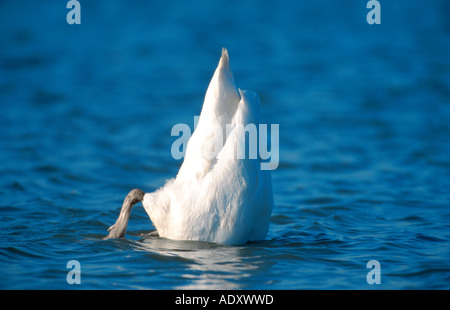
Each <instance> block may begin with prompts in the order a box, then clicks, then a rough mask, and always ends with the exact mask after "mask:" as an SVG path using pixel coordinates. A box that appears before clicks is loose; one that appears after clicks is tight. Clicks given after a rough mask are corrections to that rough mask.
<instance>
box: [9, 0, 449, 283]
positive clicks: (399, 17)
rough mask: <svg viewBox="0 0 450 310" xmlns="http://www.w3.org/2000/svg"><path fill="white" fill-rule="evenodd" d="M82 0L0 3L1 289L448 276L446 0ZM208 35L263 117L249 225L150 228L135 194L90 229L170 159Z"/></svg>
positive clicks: (210, 57) (192, 99) (208, 47)
mask: <svg viewBox="0 0 450 310" xmlns="http://www.w3.org/2000/svg"><path fill="white" fill-rule="evenodd" d="M80 2H81V24H80V25H68V24H67V22H66V14H67V12H68V11H69V10H68V9H66V2H65V1H20V2H19V1H13V0H5V1H1V2H0V42H1V44H0V108H1V113H0V124H1V131H0V219H1V220H0V288H1V289H78V288H82V289H141V288H142V289H449V288H450V262H449V259H450V156H449V154H450V57H449V55H450V19H449V18H448V17H449V16H450V5H449V4H448V1H446V0H442V1H428V2H423V1H395V3H392V2H393V1H381V24H380V25H368V24H367V22H366V14H367V12H368V11H369V10H368V9H366V1H343V0H341V1H320V2H318V1H282V2H273V1H241V0H239V1H222V2H218V1H211V0H208V1H184V0H183V1H164V2H152V1H83V0H81V1H80ZM222 47H227V48H228V51H229V53H230V59H231V66H232V70H233V72H234V76H235V80H236V83H237V85H238V87H240V88H243V89H250V90H254V91H257V92H258V93H259V94H260V97H261V100H262V106H261V109H262V110H261V113H262V118H263V121H262V122H264V123H271V124H272V123H273V124H279V128H280V164H279V167H278V169H276V170H274V171H273V172H272V178H273V187H274V199H275V204H276V207H275V209H274V211H273V214H272V218H271V226H270V229H269V233H268V235H267V238H266V240H265V241H263V242H258V243H249V244H245V245H242V246H223V245H217V244H211V243H204V242H182V241H171V240H166V239H162V238H159V237H152V236H149V235H148V234H149V232H150V231H152V230H153V229H154V228H153V226H152V225H151V222H150V221H149V219H148V217H147V215H146V213H145V212H144V210H143V208H141V207H140V205H138V206H136V207H135V208H134V209H133V211H132V216H131V219H130V223H129V226H128V232H127V237H126V239H122V240H108V241H104V240H102V239H101V238H102V237H104V236H105V235H106V234H107V232H106V229H107V228H108V227H109V226H110V225H111V224H113V223H114V222H115V220H116V218H117V215H118V213H119V210H120V207H121V204H122V201H123V199H124V197H125V195H126V194H127V193H128V191H129V190H131V189H133V188H135V187H139V188H142V189H144V190H145V191H153V190H156V189H157V188H159V187H160V186H161V185H163V184H164V182H165V180H166V179H169V178H172V177H174V176H175V175H176V173H177V171H178V168H179V166H180V165H181V161H179V160H175V159H173V158H172V156H171V153H170V149H171V145H172V143H173V142H174V141H175V139H176V137H172V136H171V134H170V133H171V128H172V126H174V125H175V124H177V123H186V124H188V125H189V126H191V128H192V127H193V122H194V119H193V116H194V115H199V112H200V109H201V106H202V103H203V96H204V93H205V91H206V88H207V86H208V83H209V80H210V78H211V76H212V73H213V71H214V69H215V67H216V65H217V62H218V59H219V57H220V51H221V48H222ZM70 260H77V261H79V263H80V265H81V284H78V285H77V284H73V285H69V284H68V283H67V281H66V276H67V274H68V272H69V271H70V270H71V269H70V268H69V269H68V268H67V266H66V265H67V262H68V261H70ZM369 260H377V261H379V263H380V266H381V270H380V275H381V284H373V285H369V284H368V283H367V280H366V275H367V273H368V272H369V271H370V269H368V268H366V264H367V262H368V261H369Z"/></svg>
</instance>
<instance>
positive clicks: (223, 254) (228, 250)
mask: <svg viewBox="0 0 450 310" xmlns="http://www.w3.org/2000/svg"><path fill="white" fill-rule="evenodd" d="M133 248H134V249H135V250H138V251H148V252H151V253H157V254H159V255H161V256H168V257H177V258H180V259H182V262H183V263H182V265H183V266H184V272H183V273H182V274H181V277H182V278H183V279H184V281H182V282H181V283H182V285H179V286H175V288H176V289H242V288H243V284H244V283H245V278H247V277H250V276H251V273H250V271H252V270H255V269H257V268H258V260H257V259H255V257H253V258H252V260H253V259H255V260H254V261H252V262H246V257H248V255H249V251H248V249H247V248H246V247H245V246H243V247H236V246H224V245H218V244H214V243H208V242H197V241H176V240H169V239H165V238H159V237H146V238H144V239H141V240H139V241H136V242H135V243H133Z"/></svg>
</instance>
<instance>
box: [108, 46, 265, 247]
mask: <svg viewBox="0 0 450 310" xmlns="http://www.w3.org/2000/svg"><path fill="white" fill-rule="evenodd" d="M249 123H254V124H255V125H256V126H258V124H259V97H258V95H257V94H256V93H253V92H250V91H241V90H239V91H238V90H237V88H236V86H235V84H234V79H233V74H232V73H231V70H230V65H229V58H228V52H227V50H226V49H225V48H224V49H222V57H221V58H220V61H219V65H218V67H217V69H216V71H215V72H214V75H213V77H212V79H211V82H210V84H209V87H208V90H207V91H206V95H205V100H204V103H203V108H202V111H201V114H200V118H199V121H198V125H197V128H196V129H195V131H194V133H193V134H192V137H191V138H190V140H189V142H188V145H187V148H186V154H185V158H184V162H183V164H182V166H181V168H180V170H179V172H178V175H177V176H176V178H175V179H171V180H169V181H167V183H166V184H165V185H164V186H163V187H161V188H160V189H158V190H157V191H155V192H153V193H144V192H143V191H141V190H139V189H134V190H132V191H131V192H130V193H129V194H128V195H127V197H126V198H125V201H124V203H123V206H122V210H121V212H120V215H119V217H118V219H117V221H116V223H115V224H114V225H113V226H111V227H110V228H109V231H110V233H109V235H108V236H107V237H106V238H108V239H109V238H119V237H123V236H124V235H125V232H126V228H127V223H128V219H129V215H130V211H131V207H132V206H133V205H134V204H135V203H137V202H139V201H142V203H143V206H144V208H145V210H146V212H147V213H148V215H149V217H150V219H151V221H152V222H153V225H154V226H155V228H156V230H157V232H158V234H159V236H160V237H165V238H169V239H175V240H198V241H208V242H215V243H220V244H242V243H245V242H247V241H256V240H263V239H264V238H265V236H266V234H267V230H268V227H269V220H270V215H271V212H272V208H273V195H272V180H271V176H270V171H269V170H261V169H260V159H259V157H258V159H247V158H246V159H237V158H238V157H237V156H236V152H237V148H238V145H239V143H241V142H242V141H241V139H245V134H242V131H240V130H241V129H242V127H243V126H245V125H247V124H249ZM227 124H228V127H229V129H231V130H229V134H228V136H226V127H227ZM239 125H243V126H239ZM222 137H225V140H224V141H220V140H217V139H218V138H219V139H220V138H222ZM216 141H220V142H223V143H219V144H215V142H216ZM211 154H215V156H211Z"/></svg>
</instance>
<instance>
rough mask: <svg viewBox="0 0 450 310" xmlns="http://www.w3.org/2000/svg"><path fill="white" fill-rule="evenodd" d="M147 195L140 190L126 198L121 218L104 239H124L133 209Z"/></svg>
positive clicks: (109, 229) (132, 192) (135, 190)
mask: <svg viewBox="0 0 450 310" xmlns="http://www.w3.org/2000/svg"><path fill="white" fill-rule="evenodd" d="M144 195H145V193H144V192H143V191H142V190H140V189H137V188H136V189H133V190H132V191H130V192H129V193H128V195H127V196H126V197H125V199H124V201H123V204H122V209H121V210H120V214H119V217H118V218H117V221H116V223H115V224H114V225H112V226H111V227H109V228H108V231H109V234H108V236H106V237H105V238H104V239H116V238H123V237H124V236H125V233H126V232H127V225H128V220H129V218H130V213H131V208H132V207H133V206H134V205H135V204H136V203H138V202H140V201H142V200H143V199H144Z"/></svg>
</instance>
